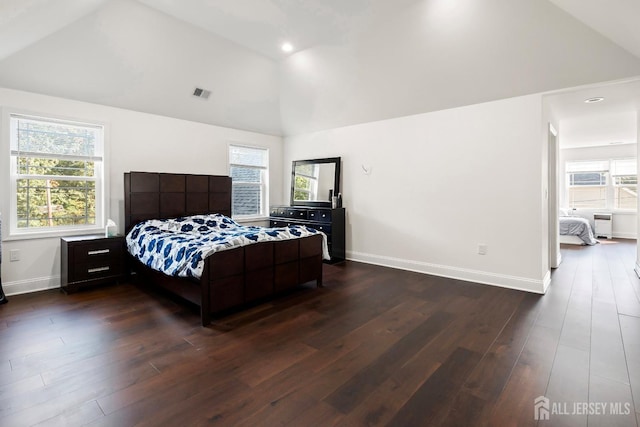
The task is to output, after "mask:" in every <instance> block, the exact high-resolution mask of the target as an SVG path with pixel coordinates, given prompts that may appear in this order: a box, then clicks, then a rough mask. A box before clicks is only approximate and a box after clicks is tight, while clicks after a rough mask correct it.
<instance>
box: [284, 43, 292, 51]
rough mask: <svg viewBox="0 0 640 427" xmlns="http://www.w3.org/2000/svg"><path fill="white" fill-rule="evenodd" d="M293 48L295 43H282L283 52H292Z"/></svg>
mask: <svg viewBox="0 0 640 427" xmlns="http://www.w3.org/2000/svg"><path fill="white" fill-rule="evenodd" d="M292 50H293V45H292V44H291V43H289V42H286V43H282V51H283V52H291V51H292Z"/></svg>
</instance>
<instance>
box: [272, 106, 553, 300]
mask: <svg viewBox="0 0 640 427" xmlns="http://www.w3.org/2000/svg"><path fill="white" fill-rule="evenodd" d="M541 106H542V99H541V96H540V95H530V96H524V97H518V98H512V99H506V100H501V101H495V102H490V103H485V104H478V105H471V106H466V107H461V108H455V109H450V110H442V111H437V112H433V113H425V114H419V115H414V116H408V117H402V118H398V119H391V120H384V121H379V122H371V123H366V124H362V125H355V126H348V127H342V128H336V129H332V130H327V131H320V132H316V133H309V134H305V135H299V136H294V137H288V138H285V151H284V152H285V156H284V165H285V169H287V171H288V166H287V165H289V164H291V161H292V160H301V159H308V158H319V157H333V156H341V157H342V187H341V188H342V195H343V200H344V202H343V203H344V206H345V207H346V212H347V257H348V258H350V259H353V260H358V261H363V262H371V263H375V264H381V265H388V266H393V267H398V268H404V269H409V270H416V271H421V272H425V273H431V274H436V275H443V276H449V277H457V278H461V279H465V280H471V281H476V282H482V283H490V284H494V285H499V286H506V287H513V288H519V289H526V290H529V291H534V292H543V290H544V282H545V279H546V276H547V271H548V268H547V271H542V270H544V269H541V265H545V264H546V265H547V266H548V260H546V261H544V262H543V259H542V258H543V256H542V254H543V253H545V252H546V248H543V247H542V242H541V235H542V233H543V230H542V229H543V227H544V220H543V202H542V200H543V198H544V197H543V187H542V184H541V183H542V182H543V179H542V177H543V175H542V174H543V167H542V163H543V161H542V159H543V150H542V145H541V144H542V141H543V140H544V139H543V135H542V133H541V132H542V129H544V127H543V126H542V125H541V123H542V107H541ZM544 138H546V135H544ZM362 165H365V167H367V168H371V174H370V175H366V174H364V173H363V169H362ZM545 179H546V176H545ZM289 180H290V178H289V177H288V176H287V174H285V179H284V181H285V182H284V185H285V186H284V189H288V188H289ZM544 215H545V216H546V215H547V212H544ZM545 232H546V231H545ZM479 243H483V244H486V245H488V253H487V255H478V254H477V249H478V247H477V246H478V244H479Z"/></svg>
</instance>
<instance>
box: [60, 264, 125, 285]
mask: <svg viewBox="0 0 640 427" xmlns="http://www.w3.org/2000/svg"><path fill="white" fill-rule="evenodd" d="M121 274H122V263H121V262H119V260H113V261H111V262H109V261H107V262H104V261H102V262H101V261H90V262H82V263H78V264H75V265H74V266H73V273H72V278H73V279H72V280H73V281H81V280H90V279H97V278H103V277H109V276H120V275H121Z"/></svg>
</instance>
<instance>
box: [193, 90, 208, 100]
mask: <svg viewBox="0 0 640 427" xmlns="http://www.w3.org/2000/svg"><path fill="white" fill-rule="evenodd" d="M209 95H211V91H210V90H206V89H202V88H199V87H197V88H195V89H194V90H193V96H197V97H198V98H202V99H209Z"/></svg>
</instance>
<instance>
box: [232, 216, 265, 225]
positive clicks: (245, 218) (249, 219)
mask: <svg viewBox="0 0 640 427" xmlns="http://www.w3.org/2000/svg"><path fill="white" fill-rule="evenodd" d="M232 219H233V220H234V221H235V222H237V223H238V224H243V223H247V222H258V221H269V217H268V216H262V215H261V216H242V217H239V218H232Z"/></svg>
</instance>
